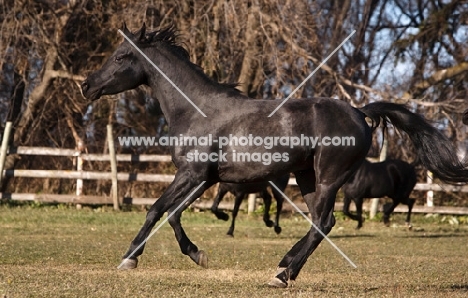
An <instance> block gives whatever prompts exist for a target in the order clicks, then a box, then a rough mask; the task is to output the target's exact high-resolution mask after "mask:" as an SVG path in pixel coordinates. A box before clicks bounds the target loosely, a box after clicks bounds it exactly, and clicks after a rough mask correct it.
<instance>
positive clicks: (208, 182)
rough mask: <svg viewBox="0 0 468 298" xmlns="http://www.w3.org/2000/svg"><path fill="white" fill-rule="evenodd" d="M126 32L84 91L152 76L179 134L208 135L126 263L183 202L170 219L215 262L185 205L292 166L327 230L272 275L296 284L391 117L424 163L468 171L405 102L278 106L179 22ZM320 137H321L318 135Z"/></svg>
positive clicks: (319, 101)
mask: <svg viewBox="0 0 468 298" xmlns="http://www.w3.org/2000/svg"><path fill="white" fill-rule="evenodd" d="M122 33H123V34H124V35H125V36H126V37H127V38H128V39H127V38H126V39H125V41H124V42H123V43H121V44H120V45H119V46H118V48H117V49H116V50H115V52H114V53H113V54H112V55H111V56H110V58H109V59H108V60H107V61H106V62H105V63H104V65H103V66H102V68H101V69H99V70H97V71H95V72H93V73H91V74H90V75H89V76H88V77H87V79H86V80H85V81H83V82H82V85H81V88H82V92H83V95H84V96H85V97H86V98H88V99H89V100H96V99H98V98H100V97H101V96H102V95H106V94H116V93H119V92H123V91H125V90H129V89H133V88H136V87H138V86H140V85H148V86H149V87H150V88H151V89H152V91H153V92H154V95H155V96H154V97H155V98H157V99H158V100H159V103H160V105H161V108H162V110H163V113H164V116H165V117H166V120H167V122H168V127H169V133H170V135H171V136H174V137H175V138H181V139H182V136H190V137H197V138H198V140H199V141H200V142H199V143H194V142H182V141H181V142H179V143H178V145H177V146H173V147H172V148H171V155H172V161H173V163H174V164H175V166H176V167H177V169H178V170H177V173H176V175H175V178H174V181H173V182H172V183H171V184H170V185H169V187H168V188H167V189H166V191H165V192H164V194H162V195H161V197H160V198H159V199H158V200H157V201H156V202H155V203H154V204H153V206H152V207H151V208H150V210H149V211H148V214H147V216H146V220H145V222H144V224H143V226H142V228H141V230H140V231H139V233H138V234H137V235H136V237H135V239H133V241H132V242H131V244H130V248H129V249H128V251H127V252H126V253H125V254H124V256H123V260H122V263H121V266H119V267H120V268H123V269H133V268H135V267H137V264H138V259H137V257H138V256H140V255H141V254H142V253H143V249H144V245H145V243H146V240H147V237H148V236H149V234H150V232H151V229H152V228H153V227H154V225H155V224H156V222H157V221H158V220H159V219H161V217H162V216H163V214H164V213H165V212H166V211H168V212H173V213H171V214H172V216H171V217H170V218H169V219H168V221H169V224H170V225H171V227H172V228H173V230H174V233H175V237H176V239H177V241H178V243H179V246H180V249H181V251H182V253H183V254H185V255H188V256H189V257H190V258H191V259H192V260H193V261H194V262H195V263H197V264H198V265H201V266H203V267H207V265H208V258H207V255H206V253H205V252H204V251H202V250H199V249H198V247H197V246H196V245H195V244H194V243H192V241H190V239H189V238H188V237H187V235H186V233H185V231H184V229H183V227H182V225H181V215H182V212H183V210H184V209H186V208H187V206H188V205H189V204H191V203H192V202H193V201H194V200H196V198H198V197H199V196H200V195H201V194H202V193H203V192H204V191H205V190H206V189H207V188H208V187H210V186H212V185H213V184H215V183H217V182H230V183H246V182H260V181H267V180H272V179H274V178H276V177H280V176H282V175H286V174H287V173H291V172H292V173H294V175H295V176H296V181H297V183H298V185H299V188H300V190H301V193H302V196H303V198H304V201H305V203H306V204H307V207H308V209H309V210H310V213H311V216H312V220H313V223H314V225H315V227H317V229H320V230H321V232H318V230H316V228H315V227H314V226H312V227H311V228H310V230H309V231H308V232H307V234H306V235H305V236H304V237H303V238H302V239H300V240H299V241H298V242H297V243H296V244H295V245H294V246H293V247H292V248H291V250H290V251H289V252H288V253H287V254H286V255H285V256H284V257H283V259H282V260H281V261H280V262H279V268H278V270H277V271H276V274H275V277H274V278H273V279H272V280H271V281H270V283H269V285H271V286H274V287H286V286H287V285H288V281H289V280H295V279H296V278H297V276H298V274H299V272H300V270H301V268H302V267H303V266H304V264H305V262H306V261H307V258H308V257H309V256H310V255H311V254H312V252H313V251H314V250H315V249H316V248H317V246H318V245H319V244H320V242H321V241H322V240H323V238H324V235H326V234H328V233H329V232H330V231H331V229H332V227H333V226H334V224H335V217H334V216H333V207H334V204H335V198H336V193H337V192H338V190H339V188H340V187H341V186H343V184H344V183H345V182H346V181H347V180H348V179H349V177H351V175H352V174H353V173H354V172H355V171H356V170H357V169H358V168H359V166H360V165H361V164H362V163H363V161H364V159H365V157H366V154H367V152H368V151H369V148H370V145H371V139H372V130H373V128H374V127H375V126H376V125H378V124H379V123H380V121H381V119H383V121H384V122H387V121H389V122H391V123H392V124H393V125H394V127H396V128H398V129H400V130H402V131H404V132H406V133H407V134H408V136H409V138H410V139H411V140H412V142H413V144H414V146H415V148H416V149H417V153H418V154H419V157H420V160H421V161H422V163H423V165H424V166H425V167H427V168H428V169H429V170H430V171H432V172H433V173H434V174H435V175H437V176H438V177H439V178H440V179H442V180H444V181H447V182H467V181H468V167H467V165H465V164H463V163H461V162H460V161H459V159H458V158H457V157H456V152H455V149H454V146H453V144H452V143H451V142H450V141H449V140H448V139H447V138H446V137H445V136H444V134H442V133H441V132H439V131H438V130H437V129H436V128H434V127H432V126H431V125H429V124H428V123H427V122H426V121H425V120H424V118H422V117H421V116H419V115H416V114H414V113H412V112H410V111H409V110H408V109H406V108H405V107H404V106H401V105H397V104H393V103H388V102H375V103H371V104H369V105H366V106H364V107H362V108H360V109H357V108H353V107H351V106H350V105H349V104H348V103H346V102H344V101H341V100H337V99H332V98H302V99H291V100H289V101H287V102H285V103H284V104H283V105H282V106H281V107H280V108H279V109H277V108H278V107H279V105H280V104H281V103H282V102H281V101H280V100H245V96H244V95H242V94H241V93H240V92H238V91H237V89H235V88H234V87H233V86H229V85H224V84H219V83H217V82H215V81H213V80H212V79H210V78H209V77H208V76H206V75H205V74H204V73H203V71H202V69H201V68H200V67H198V66H196V65H194V64H193V63H191V62H190V60H189V55H188V52H187V51H186V50H185V49H184V48H183V47H182V46H180V45H178V44H177V43H176V32H175V30H173V29H171V28H167V29H162V30H158V31H155V32H150V33H146V31H145V26H143V27H142V28H141V29H140V30H139V31H138V32H136V33H135V34H132V33H131V32H130V31H129V30H128V29H127V28H126V26H124V28H123V30H122ZM147 58H148V59H149V60H151V63H149V62H148V60H147ZM156 67H157V68H156ZM162 73H164V75H163V74H162ZM168 79H169V80H170V81H169V80H168ZM174 86H177V87H178V88H175V87H174ZM273 112H274V113H273ZM271 114H272V115H271ZM270 115H271V116H270ZM205 116H206V117H205ZM269 116H270V117H269ZM366 117H368V118H367V119H366ZM366 120H368V121H366ZM368 122H369V123H371V124H372V127H370V126H369V124H368ZM197 138H195V139H197ZM317 138H318V139H319V140H320V142H314V140H317ZM209 140H215V141H216V142H214V141H213V142H210V141H209ZM226 140H229V141H228V142H226ZM299 141H300V142H299ZM298 142H299V144H301V143H302V145H297V144H298ZM179 207H180V208H179ZM322 233H323V234H322Z"/></svg>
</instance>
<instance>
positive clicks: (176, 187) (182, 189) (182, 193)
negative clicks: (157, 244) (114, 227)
mask: <svg viewBox="0 0 468 298" xmlns="http://www.w3.org/2000/svg"><path fill="white" fill-rule="evenodd" d="M201 182H202V181H194V179H192V178H191V177H190V175H189V174H188V173H183V171H180V170H179V172H178V173H177V174H176V177H175V179H174V181H173V182H172V183H171V184H170V185H169V187H168V188H167V190H166V191H165V192H164V193H163V195H162V196H161V197H160V198H159V199H158V200H157V201H156V202H155V203H154V204H153V206H151V208H150V210H149V211H148V213H147V215H146V220H145V223H144V224H143V226H142V227H141V229H140V231H139V232H138V234H137V236H136V237H135V238H134V239H133V241H132V243H131V244H130V248H129V249H128V251H127V252H126V253H125V254H124V256H123V260H122V264H121V265H120V266H119V268H120V269H133V268H136V267H137V264H138V256H140V255H141V254H142V253H143V250H144V248H145V244H146V241H147V238H148V236H149V234H150V232H151V229H152V228H153V227H154V225H155V224H156V222H157V221H158V220H159V219H160V218H161V217H162V215H163V214H164V213H165V212H166V211H168V210H170V209H171V210H174V209H175V208H177V207H178V206H179V205H180V204H181V203H182V202H183V201H184V200H185V199H186V198H187V197H188V196H189V195H190V194H191V192H192V191H193V190H194V189H196V188H197V187H199V185H201ZM209 186H211V185H210V184H207V183H205V184H203V185H202V187H199V188H198V190H197V191H196V192H195V193H193V194H191V197H190V198H189V199H188V201H187V202H186V204H185V205H184V206H181V207H180V208H179V210H178V212H180V213H181V212H182V211H183V210H184V209H186V207H187V206H188V205H190V203H192V202H193V201H194V200H196V199H197V198H198V196H200V195H201V194H202V193H203V192H204V191H205V190H206V189H207V188H208V187H209ZM179 217H180V215H179ZM169 221H170V219H169ZM176 237H177V232H176ZM180 238H184V237H183V236H182V237H180ZM185 238H187V237H186V236H185ZM195 248H196V247H195Z"/></svg>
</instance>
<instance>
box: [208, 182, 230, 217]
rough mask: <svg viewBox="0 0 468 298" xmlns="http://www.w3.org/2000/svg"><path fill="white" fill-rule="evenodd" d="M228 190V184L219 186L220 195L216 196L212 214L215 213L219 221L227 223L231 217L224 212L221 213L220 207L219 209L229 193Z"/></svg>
mask: <svg viewBox="0 0 468 298" xmlns="http://www.w3.org/2000/svg"><path fill="white" fill-rule="evenodd" d="M227 188H228V187H227V185H226V184H223V183H220V184H219V188H218V194H216V197H215V199H214V202H213V205H212V206H211V212H213V213H214V214H215V215H216V217H217V218H218V219H222V220H225V221H227V220H228V219H229V215H228V214H227V213H225V212H223V211H220V210H219V209H218V207H219V203H221V200H222V199H223V198H224V196H225V195H226V194H227V193H228V191H229V190H228V189H227Z"/></svg>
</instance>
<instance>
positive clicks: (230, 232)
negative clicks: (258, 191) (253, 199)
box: [227, 192, 245, 237]
mask: <svg viewBox="0 0 468 298" xmlns="http://www.w3.org/2000/svg"><path fill="white" fill-rule="evenodd" d="M244 197H245V193H244V192H239V193H236V199H235V200H234V209H233V210H232V220H231V226H230V227H229V230H228V232H227V234H228V235H229V236H233V237H234V225H235V222H236V217H237V213H239V208H240V205H241V203H242V201H243V200H244Z"/></svg>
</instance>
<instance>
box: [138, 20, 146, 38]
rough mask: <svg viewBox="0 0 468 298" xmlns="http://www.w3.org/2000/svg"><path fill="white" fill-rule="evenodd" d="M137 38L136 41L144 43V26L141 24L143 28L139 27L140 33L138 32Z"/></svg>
mask: <svg viewBox="0 0 468 298" xmlns="http://www.w3.org/2000/svg"><path fill="white" fill-rule="evenodd" d="M138 34H139V36H138V40H139V41H145V40H146V38H145V37H146V24H145V23H143V26H141V29H140V31H139V32H138Z"/></svg>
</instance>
